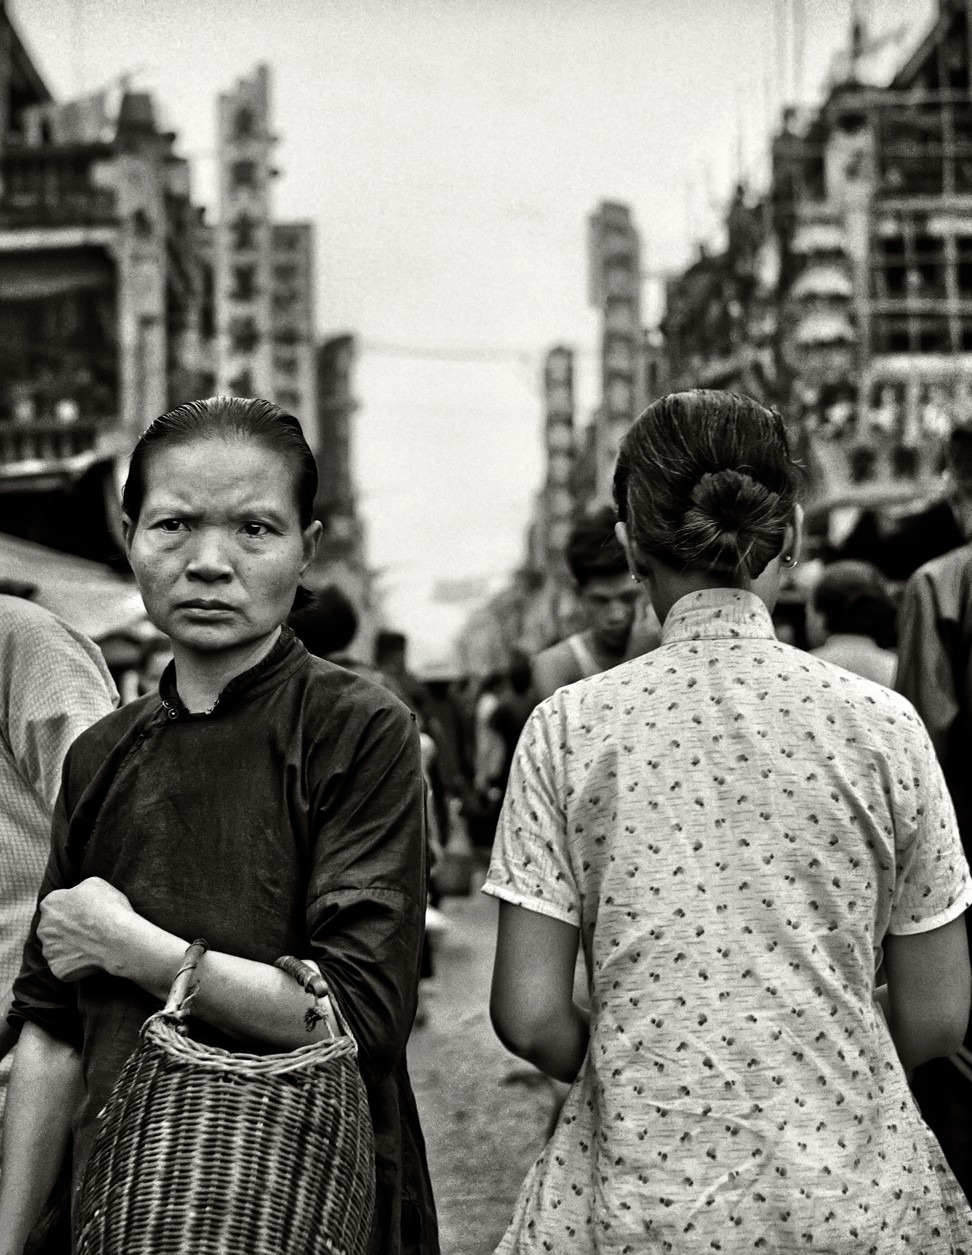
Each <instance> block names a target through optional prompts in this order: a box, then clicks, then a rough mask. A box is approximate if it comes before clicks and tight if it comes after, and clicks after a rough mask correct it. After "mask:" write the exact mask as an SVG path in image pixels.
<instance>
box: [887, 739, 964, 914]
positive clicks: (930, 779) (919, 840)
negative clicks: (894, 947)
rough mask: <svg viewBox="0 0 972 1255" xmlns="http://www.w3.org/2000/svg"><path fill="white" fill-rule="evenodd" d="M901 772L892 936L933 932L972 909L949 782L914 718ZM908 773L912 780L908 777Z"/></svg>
mask: <svg viewBox="0 0 972 1255" xmlns="http://www.w3.org/2000/svg"><path fill="white" fill-rule="evenodd" d="M909 731H910V736H908V737H907V739H905V740H903V743H902V746H901V749H902V759H903V763H904V765H903V766H901V767H899V770H898V772H897V792H898V798H897V804H896V806H895V883H894V892H893V897H892V902H891V917H890V920H889V923H888V932H889V933H895V934H899V935H900V934H907V933H922V932H931V931H932V930H933V929H935V928H941V927H942V926H943V925H944V924H947V923H949V922H950V921H951V920H953V919H956V918H957V917H958V916H959V915H961V914H962V912H963V911H965V910H966V909H967V908H968V907H969V906H970V905H972V877H970V875H969V865H968V862H967V861H966V858H965V853H964V851H963V849H962V841H961V838H960V836H959V831H958V824H957V823H956V821H955V810H954V808H953V806H952V800H951V798H950V797H949V793H948V788H947V786H946V784H945V777H944V776H943V775H942V769H941V767H940V766H939V764H938V759H937V758H936V757H935V751H934V748H933V747H932V743H931V740H930V738H929V736H928V733H927V732H926V731H925V728H924V726H923V725H922V724H921V722H920V721H919V720H918V719H917V718H913V720H912V726H911V728H910V730H909ZM909 773H910V776H909Z"/></svg>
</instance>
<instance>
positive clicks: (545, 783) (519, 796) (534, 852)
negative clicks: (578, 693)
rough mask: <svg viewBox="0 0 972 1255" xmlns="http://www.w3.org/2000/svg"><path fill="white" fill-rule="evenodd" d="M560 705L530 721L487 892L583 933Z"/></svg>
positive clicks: (543, 708) (545, 707)
mask: <svg viewBox="0 0 972 1255" xmlns="http://www.w3.org/2000/svg"><path fill="white" fill-rule="evenodd" d="M556 702H557V699H556V698H551V699H550V700H548V701H545V702H542V703H541V704H540V705H539V706H538V707H537V708H536V710H534V712H533V714H532V715H531V716H530V718H529V719H528V720H527V723H526V726H525V727H524V729H523V733H522V735H521V737H520V741H519V744H518V745H517V748H516V754H515V756H514V759H513V765H512V768H511V771H510V779H509V784H508V785H507V788H506V797H505V799H504V801H503V809H502V812H501V813H500V818H499V823H498V825H497V828H496V839H495V842H494V844H493V855H492V859H491V861H490V867H489V873H488V874H487V877H486V883H485V885H484V886H483V892H484V893H488V894H491V895H492V896H493V897H497V898H502V899H503V900H504V901H505V902H512V903H513V904H514V905H516V906H522V907H526V908H527V910H530V911H538V912H539V913H540V914H541V915H550V916H552V917H553V918H554V919H559V920H562V921H564V923H567V924H574V925H576V926H577V927H578V928H579V927H580V918H581V911H580V905H581V904H580V894H579V893H578V890H577V882H576V880H575V877H574V872H573V869H572V866H571V859H570V849H569V847H568V841H567V815H566V811H565V806H564V799H565V790H564V788H563V758H562V755H563V751H562V744H563V738H562V737H561V736H560V735H559V733H558V732H556V731H555V728H556V727H557V726H558V725H559V723H560V720H559V712H558V710H557V706H556Z"/></svg>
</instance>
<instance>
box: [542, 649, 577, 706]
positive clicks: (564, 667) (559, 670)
mask: <svg viewBox="0 0 972 1255" xmlns="http://www.w3.org/2000/svg"><path fill="white" fill-rule="evenodd" d="M530 670H531V673H532V676H533V692H534V695H535V697H536V699H537V701H538V702H542V701H543V700H544V699H545V698H547V697H550V695H551V694H552V693H555V692H556V691H557V689H559V688H561V687H562V686H563V685H564V684H571V683H572V682H573V681H574V680H577V679H580V668H579V666H578V665H577V659H576V658H575V657H574V653H573V651H572V650H571V648H570V646H569V645H568V644H567V642H566V641H558V642H557V643H556V644H555V645H550V646H548V648H547V649H544V650H542V651H541V652H540V653H539V654H537V655H536V657H535V658H534V659H533V660H532V662H531V664H530Z"/></svg>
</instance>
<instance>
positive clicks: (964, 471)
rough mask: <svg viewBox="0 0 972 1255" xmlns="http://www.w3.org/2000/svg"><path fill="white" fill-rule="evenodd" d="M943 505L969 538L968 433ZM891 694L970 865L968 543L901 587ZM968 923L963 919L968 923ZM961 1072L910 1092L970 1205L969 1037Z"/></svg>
mask: <svg viewBox="0 0 972 1255" xmlns="http://www.w3.org/2000/svg"><path fill="white" fill-rule="evenodd" d="M948 483H949V501H950V505H951V509H952V511H953V513H954V515H955V517H956V518H957V519H958V520H960V523H961V526H962V531H963V532H964V534H965V535H970V534H972V433H970V432H968V431H965V430H960V431H957V432H955V433H953V435H952V437H951V438H950V440H949V443H948ZM898 654H899V662H898V674H897V679H896V685H895V686H896V688H897V689H898V692H900V693H903V694H904V696H905V697H907V698H908V700H909V701H911V702H912V703H913V705H914V707H915V709H916V710H917V711H918V713H919V715H921V717H922V719H923V720H924V723H925V726H926V727H927V729H928V733H929V736H930V737H931V740H932V744H933V745H934V746H935V752H936V753H937V755H938V760H939V762H940V763H941V766H942V771H943V772H944V774H945V780H946V782H947V783H948V788H949V792H950V794H951V797H952V801H953V803H954V805H955V813H956V816H957V819H958V825H959V830H960V832H961V834H962V842H963V844H964V846H965V852H966V857H969V858H972V772H970V764H972V544H965V545H961V546H960V547H959V548H957V549H953V550H952V551H951V552H949V553H946V554H943V555H942V556H941V557H938V558H933V559H932V560H931V561H930V562H927V563H925V565H924V566H922V567H919V569H918V570H917V571H916V572H915V573H914V574H913V575H912V576H911V578H910V579H909V580H908V582H907V583H906V585H905V588H904V592H903V593H902V597H901V606H900V611H899V643H898ZM966 924H968V917H966ZM959 1056H960V1057H959V1060H958V1063H959V1064H961V1063H962V1062H963V1060H964V1063H965V1066H964V1068H962V1069H961V1070H960V1069H959V1067H957V1066H956V1064H955V1063H954V1062H953V1061H951V1060H945V1059H935V1060H932V1061H931V1062H929V1063H927V1064H925V1065H924V1066H923V1067H921V1068H919V1069H918V1070H917V1072H916V1073H915V1077H914V1081H913V1088H914V1092H915V1096H916V1098H917V1099H918V1102H919V1103H920V1105H921V1109H922V1112H923V1114H924V1115H925V1118H926V1119H927V1120H928V1122H929V1124H930V1125H931V1127H932V1128H933V1129H934V1130H935V1134H936V1136H937V1137H938V1140H939V1141H940V1142H941V1144H942V1148H943V1149H944V1151H945V1154H946V1155H947V1156H948V1160H949V1163H950V1164H951V1166H952V1168H953V1170H954V1171H955V1173H956V1175H957V1176H958V1178H959V1180H960V1182H961V1183H962V1187H963V1189H964V1190H965V1193H966V1195H967V1196H968V1197H970V1198H972V1083H970V1080H972V1075H970V1073H972V1033H969V1032H967V1033H966V1038H965V1046H964V1048H963V1049H962V1050H961V1051H960V1052H959Z"/></svg>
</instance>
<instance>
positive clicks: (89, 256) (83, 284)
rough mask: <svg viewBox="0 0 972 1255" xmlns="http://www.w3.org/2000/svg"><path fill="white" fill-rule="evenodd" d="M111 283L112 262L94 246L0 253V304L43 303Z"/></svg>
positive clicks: (112, 275) (110, 284)
mask: <svg viewBox="0 0 972 1255" xmlns="http://www.w3.org/2000/svg"><path fill="white" fill-rule="evenodd" d="M114 282H115V267H114V263H113V262H112V260H111V258H110V257H109V256H108V254H107V253H106V252H105V250H104V249H102V248H98V247H96V246H94V245H88V246H82V247H79V248H63V249H61V248H47V249H37V250H36V251H33V252H23V253H0V301H40V300H47V299H49V298H50V297H52V296H62V295H63V294H64V293H66V292H80V291H87V290H90V289H92V288H94V289H98V288H109V287H111V286H112V284H114Z"/></svg>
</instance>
